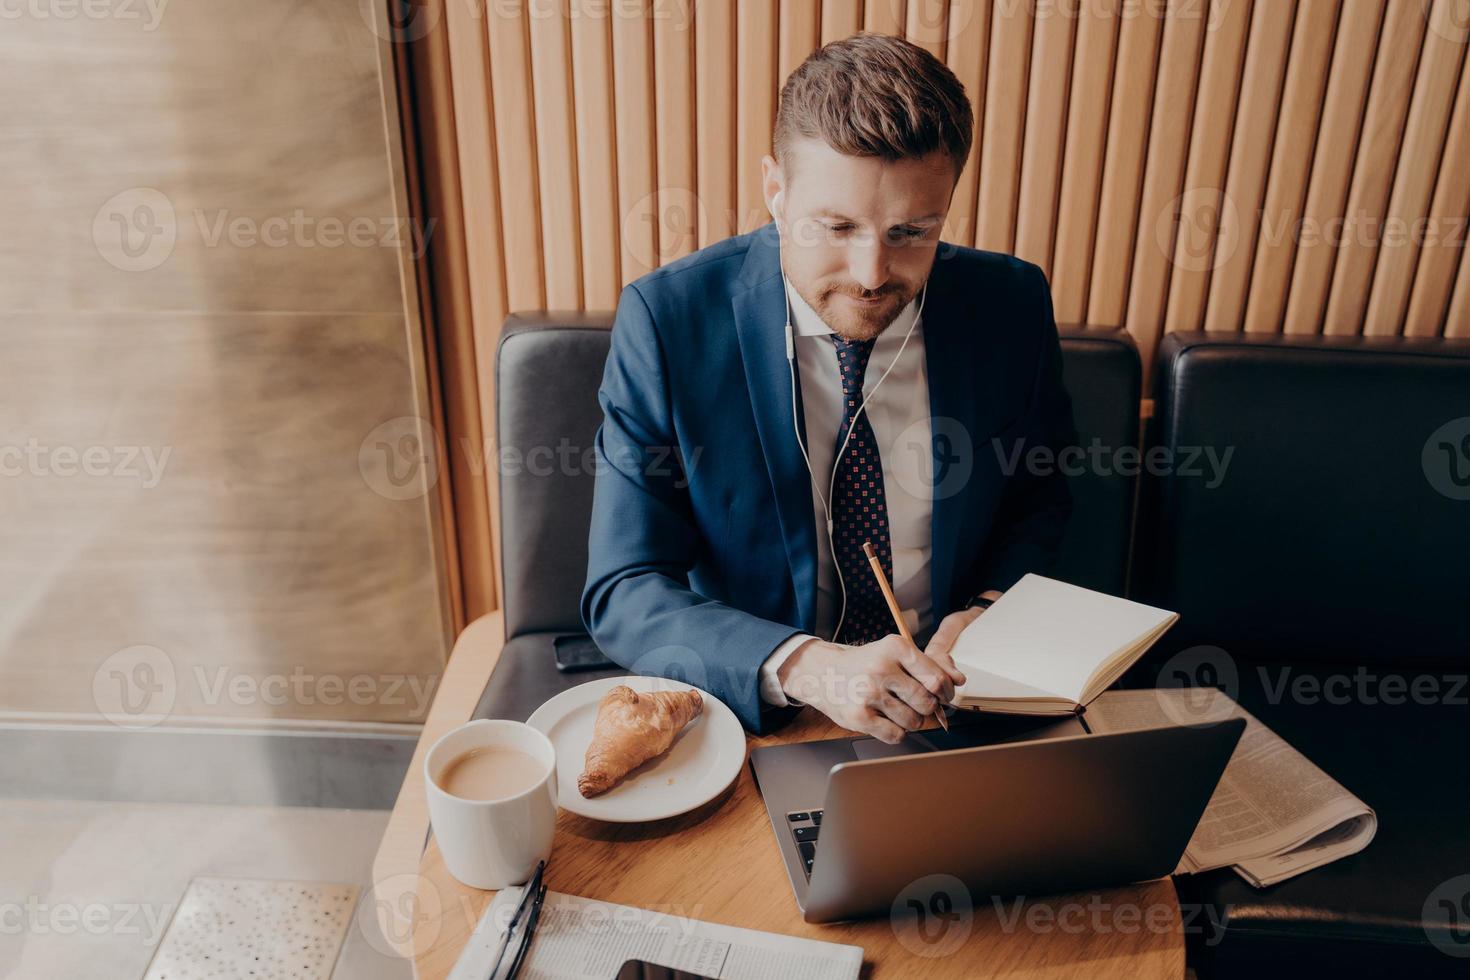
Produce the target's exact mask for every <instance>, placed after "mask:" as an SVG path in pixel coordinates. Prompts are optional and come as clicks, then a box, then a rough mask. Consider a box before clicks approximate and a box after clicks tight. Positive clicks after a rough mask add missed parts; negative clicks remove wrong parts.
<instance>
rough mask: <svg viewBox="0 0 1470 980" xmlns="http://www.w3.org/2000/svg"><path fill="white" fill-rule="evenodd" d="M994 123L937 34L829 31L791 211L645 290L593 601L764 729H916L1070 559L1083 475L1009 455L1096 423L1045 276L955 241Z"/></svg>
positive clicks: (617, 629) (778, 172) (603, 627)
mask: <svg viewBox="0 0 1470 980" xmlns="http://www.w3.org/2000/svg"><path fill="white" fill-rule="evenodd" d="M972 125H973V123H972V117H971V109H970V103H969V100H968V99H967V98H966V96H965V93H964V87H963V86H962V85H961V84H960V83H959V81H958V79H956V78H955V77H954V75H953V73H951V72H950V71H949V70H948V69H947V68H945V67H944V65H943V64H942V63H940V62H939V61H938V60H937V59H936V58H934V57H933V56H932V55H930V54H929V53H928V52H926V51H924V50H923V49H922V48H919V47H917V46H915V45H912V44H909V43H908V42H905V41H903V40H900V39H898V38H894V37H888V36H882V35H872V34H859V35H856V36H854V37H851V38H848V39H847V40H845V41H839V42H835V43H832V44H829V45H827V46H825V47H823V48H822V49H821V50H819V51H817V52H816V53H814V54H813V55H812V56H811V57H810V58H808V59H807V60H806V62H805V63H804V64H802V66H801V67H799V68H798V69H797V70H796V71H795V72H793V73H792V75H791V76H790V78H789V79H788V80H787V82H786V84H785V86H784V87H783V89H782V92H781V99H780V106H779V111H778V113H777V118H776V128H775V133H774V137H773V150H774V156H773V157H771V156H768V157H765V158H764V159H763V160H762V161H761V170H762V175H763V190H764V193H765V196H766V201H767V204H768V207H769V208H770V210H771V213H772V216H773V217H774V221H773V223H771V224H768V225H766V226H764V227H762V228H760V229H758V230H757V231H754V232H751V233H749V234H745V235H740V236H738V237H735V238H731V239H728V240H726V241H723V242H719V243H718V244H715V245H712V246H710V247H708V248H705V249H701V250H700V251H698V252H695V253H694V254H692V255H688V256H686V257H684V258H682V259H680V260H678V261H676V262H674V263H672V264H670V265H667V266H664V267H663V268H661V269H659V270H657V271H655V272H652V273H650V274H649V275H646V276H644V277H643V278H641V279H639V280H637V281H636V282H634V283H632V284H631V285H629V286H628V287H627V288H625V289H624V290H623V293H622V296H621V298H620V301H619V304H618V311H617V317H616V321H615V324H614V327H613V335H612V348H611V352H610V354H609V357H608V362H607V367H606V371H605V374H604V377H603V383H602V387H601V390H600V392H599V400H600V403H601V405H602V409H603V413H604V420H603V423H602V427H601V428H600V429H599V431H598V440H597V452H598V455H599V470H598V475H597V486H596V494H595V502H594V505H593V514H592V528H591V536H590V549H589V563H588V565H589V567H588V572H587V583H586V588H585V590H584V592H583V595H582V617H583V620H584V621H585V623H586V625H587V629H588V631H589V632H590V633H591V635H592V636H593V637H594V638H595V639H596V641H597V643H598V645H599V646H600V647H601V648H602V649H603V650H604V651H605V652H606V653H607V654H608V656H610V657H611V658H612V659H614V660H616V661H617V662H618V663H620V664H622V665H623V666H625V667H628V668H630V669H632V670H634V671H636V672H639V673H657V674H664V675H667V676H675V677H679V678H681V679H683V680H686V681H689V682H691V683H694V684H696V685H697V686H700V687H702V688H704V689H706V690H708V691H710V692H711V693H713V694H714V695H715V696H717V697H719V698H720V699H721V700H723V701H724V702H726V703H727V704H729V705H730V707H731V708H733V709H734V710H735V712H736V714H737V715H739V717H740V719H741V721H742V723H744V725H745V726H746V727H747V728H749V729H750V730H752V731H755V732H765V731H769V730H770V729H771V728H773V727H776V726H778V725H780V724H782V723H784V722H785V721H787V720H788V719H789V718H790V717H791V716H792V714H793V713H794V712H795V711H796V710H797V708H798V707H799V705H801V704H806V705H810V706H812V707H814V708H816V709H817V710H820V711H822V712H823V713H825V714H826V715H828V716H829V717H830V718H832V719H833V720H834V721H835V722H837V723H838V724H839V725H841V726H843V727H845V728H848V729H851V730H853V731H857V732H864V733H867V734H871V735H874V736H876V737H877V738H880V739H882V740H884V741H886V742H897V741H899V740H900V739H901V738H902V737H903V733H904V732H905V731H906V730H909V731H911V730H914V729H917V728H919V727H922V726H923V724H924V723H925V719H926V718H928V717H929V716H931V715H932V714H933V713H934V712H935V711H936V710H942V708H943V705H944V704H946V703H948V702H950V701H952V699H953V697H954V691H955V685H957V684H962V683H964V680H965V677H964V674H963V672H962V671H960V670H959V669H958V668H957V667H956V666H955V663H954V660H953V659H952V657H951V655H950V648H951V647H952V646H953V644H954V641H955V638H956V637H957V636H958V635H959V633H960V631H961V630H963V629H964V627H965V626H967V625H968V624H969V623H970V622H971V621H972V620H974V619H975V617H977V616H979V615H980V614H981V612H982V611H983V607H984V606H985V605H988V603H989V602H990V601H991V600H993V599H994V598H996V597H998V596H999V595H1000V594H1001V592H1002V591H1003V590H1005V589H1006V588H1008V587H1010V586H1011V585H1012V584H1013V583H1015V582H1016V581H1017V580H1018V579H1020V577H1021V576H1022V575H1024V574H1026V573H1027V572H1031V571H1044V570H1045V569H1046V568H1047V567H1048V566H1049V564H1050V563H1051V561H1052V560H1053V559H1054V557H1055V554H1056V551H1057V548H1058V544H1059V542H1060V539H1061V536H1062V531H1063V528H1064V525H1065V522H1066V518H1067V515H1068V513H1069V510H1070V506H1071V500H1070V497H1069V495H1068V492H1067V488H1066V484H1065V482H1064V478H1063V477H1061V476H1060V475H1057V474H1055V471H1054V470H1053V471H1052V472H1051V474H1050V475H1045V476H1043V475H1039V474H1032V473H1027V472H1026V471H1025V469H1024V467H1020V468H1018V467H1016V466H1014V465H1009V466H1008V465H1007V463H1008V461H1014V460H1016V459H1018V458H1021V457H1020V456H1018V455H1017V454H1018V453H1024V452H1026V451H1029V450H1030V449H1032V448H1033V447H1036V446H1049V447H1051V448H1052V449H1053V450H1056V449H1057V448H1059V447H1062V446H1065V445H1070V444H1072V443H1073V442H1074V441H1075V434H1074V432H1073V430H1072V417H1071V403H1070V401H1069V399H1068V397H1067V394H1066V392H1065V391H1064V389H1063V388H1062V384H1061V364H1060V349H1059V346H1058V341H1057V333H1056V326H1055V324H1054V322H1053V314H1052V306H1051V296H1050V291H1049V288H1048V286H1047V282H1046V278H1045V276H1044V275H1043V273H1042V272H1041V270H1040V269H1038V268H1037V267H1036V266H1034V265H1031V264H1029V263H1026V262H1022V261H1020V260H1018V259H1015V258H1011V257H1008V256H1002V255H997V254H992V253H987V252H981V251H977V250H975V249H969V248H962V247H957V246H952V245H949V244H945V243H941V242H940V240H939V234H940V229H941V228H942V227H943V225H944V221H945V217H946V215H947V214H948V211H949V206H950V202H951V200H952V198H953V194H954V189H955V186H956V184H957V183H958V180H959V175H960V173H961V172H962V170H963V168H964V164H965V160H966V158H967V156H968V154H969V149H970V140H971V132H972ZM788 316H789V317H790V319H789V320H788ZM788 322H789V323H790V327H789V328H788V326H787V324H788ZM788 329H789V335H788ZM808 464H809V465H808ZM865 543H871V545H872V546H873V548H874V550H875V552H876V553H877V555H878V557H879V559H880V562H881V564H882V566H883V570H884V573H885V575H886V576H887V578H888V580H889V581H890V582H891V583H892V587H893V591H894V593H895V595H896V597H897V600H898V603H899V605H900V608H901V609H902V611H903V615H904V618H905V620H906V621H907V622H906V625H908V627H909V629H910V631H911V633H912V635H913V636H914V637H915V639H916V641H917V642H918V643H920V644H922V645H923V648H922V649H920V648H919V647H916V646H915V645H913V644H910V643H908V642H907V641H905V640H904V639H902V637H901V636H900V635H899V634H898V632H897V629H896V627H895V624H894V622H893V618H892V616H891V614H890V612H889V609H888V606H887V605H886V603H885V600H884V597H883V595H882V592H881V591H880V588H879V586H878V584H877V580H876V577H875V576H874V575H873V573H872V571H871V568H870V566H869V564H868V560H867V558H866V557H865V555H864V553H863V545H864V544H865ZM936 624H937V625H936Z"/></svg>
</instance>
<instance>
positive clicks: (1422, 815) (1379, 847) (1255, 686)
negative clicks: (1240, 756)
mask: <svg viewBox="0 0 1470 980" xmlns="http://www.w3.org/2000/svg"><path fill="white" fill-rule="evenodd" d="M1360 671H1366V672H1367V673H1360ZM1389 673H1390V672H1389V671H1388V670H1386V669H1378V668H1361V667H1359V666H1354V665H1350V664H1344V665H1341V666H1334V665H1315V666H1311V667H1304V666H1302V665H1300V664H1294V665H1285V664H1282V663H1279V662H1276V663H1263V664H1253V665H1251V666H1250V667H1249V668H1242V670H1241V678H1240V691H1239V695H1238V700H1239V701H1240V702H1241V703H1242V704H1243V705H1244V706H1245V707H1246V708H1247V710H1249V711H1250V712H1251V713H1252V714H1254V715H1255V716H1256V717H1257V718H1259V719H1260V720H1261V721H1262V722H1264V723H1265V724H1266V725H1268V726H1269V727H1270V728H1271V729H1272V730H1273V731H1275V732H1276V733H1277V734H1278V735H1280V736H1281V737H1282V738H1284V739H1286V741H1287V742H1289V743H1290V744H1291V745H1293V746H1295V747H1296V748H1297V749H1298V750H1299V751H1301V752H1302V753H1303V754H1305V755H1306V756H1307V758H1309V759H1311V760H1312V761H1313V762H1315V763H1316V764H1317V765H1318V766H1319V767H1321V768H1322V769H1323V771H1325V772H1326V773H1327V774H1328V775H1330V776H1331V777H1332V778H1334V779H1336V780H1337V781H1338V782H1339V783H1341V784H1342V785H1343V786H1345V787H1346V788H1347V789H1348V790H1349V791H1351V792H1352V793H1354V794H1355V795H1356V796H1357V797H1358V798H1359V799H1361V800H1362V801H1363V802H1365V803H1367V804H1368V805H1369V806H1371V807H1372V808H1373V809H1374V810H1375V812H1376V813H1377V814H1378V833H1377V836H1376V837H1375V838H1374V839H1373V841H1372V842H1371V843H1369V845H1368V847H1367V849H1365V850H1364V851H1362V852H1360V853H1358V854H1355V855H1353V856H1351V857H1348V858H1344V859H1341V860H1339V861H1336V862H1334V863H1332V864H1329V865H1327V866H1325V867H1321V868H1317V869H1316V870H1314V871H1310V872H1307V873H1306V874H1303V875H1300V876H1298V877H1296V878H1292V879H1289V880H1287V881H1284V882H1281V883H1280V884H1278V885H1275V886H1273V887H1271V888H1266V889H1260V890H1258V889H1256V888H1253V887H1251V886H1250V885H1248V884H1246V883H1245V881H1244V880H1243V879H1241V878H1240V877H1239V876H1238V875H1236V873H1235V872H1234V871H1231V870H1230V869H1228V868H1226V869H1222V870H1220V871H1214V872H1210V873H1208V874H1204V875H1194V876H1190V875H1184V876H1181V877H1179V878H1177V879H1176V882H1177V885H1178V888H1179V893H1180V900H1181V901H1182V902H1185V903H1197V904H1200V905H1201V906H1203V905H1206V904H1208V905H1212V906H1214V909H1215V912H1214V917H1213V918H1212V917H1210V916H1203V915H1202V916H1198V917H1196V922H1197V923H1200V924H1207V923H1209V922H1212V921H1220V920H1219V916H1220V914H1221V913H1222V912H1226V910H1228V914H1227V918H1226V922H1227V926H1226V929H1225V932H1224V939H1223V941H1220V942H1218V943H1214V942H1212V938H1213V937H1211V936H1210V935H1209V931H1210V930H1209V929H1208V928H1207V925H1202V929H1203V930H1204V931H1203V934H1197V935H1190V936H1188V938H1189V940H1190V944H1191V952H1192V953H1193V954H1196V957H1197V962H1198V968H1199V969H1200V973H1201V975H1202V976H1205V975H1213V976H1221V977H1236V976H1251V977H1259V976H1261V975H1266V976H1277V975H1291V976H1319V975H1320V976H1339V977H1345V976H1369V975H1374V976H1382V975H1401V976H1414V975H1418V976H1438V975H1442V974H1445V975H1448V974H1455V975H1461V976H1463V975H1466V974H1467V973H1470V959H1458V958H1455V957H1452V956H1450V955H1448V954H1446V953H1444V952H1442V951H1441V950H1440V949H1439V948H1438V947H1437V946H1436V945H1434V944H1433V943H1431V942H1430V939H1429V937H1428V935H1427V934H1426V932H1425V923H1424V909H1425V903H1426V901H1427V900H1429V898H1430V895H1431V893H1433V892H1434V891H1435V889H1436V888H1438V887H1439V886H1440V885H1441V884H1442V883H1444V882H1445V881H1447V880H1448V879H1450V878H1453V877H1455V876H1457V875H1462V874H1467V873H1470V830H1467V823H1466V815H1467V814H1470V782H1467V781H1466V780H1465V779H1464V777H1463V774H1462V772H1461V770H1460V767H1459V765H1458V764H1457V758H1458V756H1459V750H1460V749H1461V748H1462V747H1463V746H1464V744H1465V736H1466V734H1467V719H1470V708H1467V706H1466V702H1465V699H1466V698H1467V697H1470V687H1467V684H1466V677H1465V674H1464V673H1463V672H1453V671H1414V672H1399V673H1398V674H1397V676H1400V677H1403V678H1405V685H1404V687H1403V689H1402V690H1400V688H1399V687H1398V686H1397V685H1396V684H1383V683H1381V680H1382V678H1384V677H1386V676H1388V675H1389ZM1360 676H1361V677H1363V678H1365V680H1364V681H1361V682H1360V681H1359V680H1358V679H1357V678H1359V677H1360ZM1331 677H1346V678H1348V680H1349V682H1350V683H1351V684H1352V685H1353V687H1352V688H1351V690H1350V693H1349V696H1344V693H1345V692H1344V690H1343V687H1342V682H1341V681H1334V682H1333V683H1332V684H1331V685H1330V686H1328V687H1326V688H1324V687H1322V686H1320V685H1322V684H1324V683H1325V682H1326V681H1327V679H1328V678H1331ZM1418 677H1423V678H1432V679H1433V683H1435V684H1436V685H1437V687H1436V690H1437V691H1438V703H1429V702H1428V699H1419V700H1420V701H1421V702H1423V703H1415V699H1414V698H1412V697H1411V696H1409V695H1408V694H1407V693H1406V692H1407V691H1409V690H1411V685H1412V683H1413V680H1414V678H1418ZM1302 678H1306V680H1301V679H1302ZM1375 678H1376V679H1377V682H1375V680H1374V679H1375ZM1283 679H1284V680H1285V681H1286V686H1285V687H1284V688H1283V686H1282V681H1283ZM1429 683H1430V681H1428V680H1425V681H1421V682H1420V684H1421V690H1426V691H1427V690H1428V685H1429ZM1296 685H1300V686H1296ZM1314 685H1316V686H1314ZM1360 685H1361V686H1360ZM1293 691H1297V692H1307V693H1306V696H1305V697H1297V696H1294V695H1293V694H1292V692H1293ZM1362 691H1367V692H1368V696H1367V697H1364V696H1362V693H1361V692H1362ZM1324 692H1326V693H1324ZM1391 701H1397V702H1402V703H1389V702H1391ZM1374 702H1376V703H1374ZM1462 925H1463V926H1464V927H1466V928H1470V923H1463V924H1462ZM1440 938H1441V940H1442V941H1445V937H1444V936H1443V935H1442V934H1441V935H1440ZM1450 945H1453V943H1452V942H1451V943H1450ZM1467 951H1470V950H1467Z"/></svg>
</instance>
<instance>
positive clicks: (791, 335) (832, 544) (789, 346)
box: [768, 191, 929, 641]
mask: <svg viewBox="0 0 1470 980" xmlns="http://www.w3.org/2000/svg"><path fill="white" fill-rule="evenodd" d="M783 193H785V192H784V191H777V192H776V195H775V197H773V198H771V203H770V205H769V207H768V210H769V211H770V212H771V217H772V218H773V219H776V220H777V225H776V257H777V263H778V264H779V265H780V268H781V298H782V300H783V301H784V302H785V304H786V370H787V372H788V373H789V374H790V375H791V430H792V433H793V434H794V435H795V436H796V445H797V446H798V447H800V449H801V458H802V459H803V460H804V461H805V462H806V472H807V477H808V479H810V481H811V485H812V489H813V490H815V491H816V494H817V499H818V500H819V501H821V504H822V514H823V516H825V517H826V518H827V551H828V553H829V554H830V555H831V556H832V568H833V569H834V570H835V571H836V572H837V585H838V588H839V589H840V590H841V591H842V604H841V606H840V608H839V611H838V613H837V626H836V627H835V628H834V629H833V630H832V639H833V640H834V641H835V640H836V639H837V637H838V636H840V635H841V634H842V621H843V620H844V619H845V618H846V617H847V583H846V582H845V581H843V578H842V566H841V565H839V564H838V562H837V543H836V541H835V540H834V539H833V536H832V528H833V522H832V504H831V500H832V497H833V494H834V493H835V491H836V487H837V467H838V466H839V465H841V463H842V454H843V453H845V452H846V451H847V443H848V441H849V440H850V439H852V430H853V429H855V428H857V417H858V416H859V415H862V414H863V412H864V411H866V410H867V407H868V401H869V400H870V399H871V398H872V397H873V396H874V395H876V394H877V393H878V389H879V388H881V387H882V386H883V382H885V381H887V380H888V375H889V374H891V373H892V372H893V369H894V367H896V366H897V365H898V362H899V359H900V358H902V357H903V352H904V349H905V348H907V347H908V345H909V338H910V337H912V336H913V335H914V327H916V326H918V325H919V316H920V315H921V314H922V313H923V312H924V299H925V298H926V297H927V296H928V295H929V283H928V281H925V283H924V286H923V288H922V290H921V291H920V292H919V308H918V309H917V310H916V311H915V312H914V319H913V322H912V323H910V324H909V329H908V333H906V334H904V335H903V343H902V344H900V345H899V347H898V353H896V354H894V355H893V361H892V362H891V363H890V364H889V365H888V369H887V370H886V371H884V372H883V376H882V377H880V378H879V379H878V383H877V384H875V385H873V390H872V391H869V392H867V393H865V394H864V395H863V400H862V402H860V403H859V404H858V409H857V411H856V412H854V413H853V425H851V426H849V427H848V430H847V435H846V436H844V437H843V439H842V445H841V446H839V447H837V455H836V456H835V457H833V459H832V473H831V475H830V476H829V477H828V480H827V492H826V493H825V494H823V493H822V488H821V486H820V485H819V484H818V483H817V474H816V473H814V472H813V471H812V458H811V456H810V455H809V454H808V453H807V449H806V445H805V444H804V443H803V442H802V441H801V423H800V422H799V421H798V420H797V417H796V412H797V404H796V331H795V329H794V328H793V327H792V326H791V315H792V310H791V293H790V292H789V287H788V285H787V283H786V266H785V264H784V263H781V261H780V256H781V227H780V222H779V219H777V216H776V209H777V207H778V206H779V202H780V200H781V195H782V194H783Z"/></svg>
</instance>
